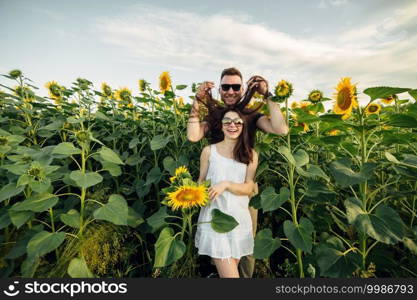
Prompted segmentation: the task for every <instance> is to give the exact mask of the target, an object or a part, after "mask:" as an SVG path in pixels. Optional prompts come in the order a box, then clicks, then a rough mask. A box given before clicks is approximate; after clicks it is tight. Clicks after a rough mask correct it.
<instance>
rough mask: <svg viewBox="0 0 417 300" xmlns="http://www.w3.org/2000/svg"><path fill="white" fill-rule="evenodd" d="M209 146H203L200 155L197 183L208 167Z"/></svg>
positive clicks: (200, 180)
mask: <svg viewBox="0 0 417 300" xmlns="http://www.w3.org/2000/svg"><path fill="white" fill-rule="evenodd" d="M209 157H210V146H206V147H204V149H203V151H201V155H200V175H199V176H198V183H199V184H201V183H202V182H203V181H204V180H205V179H206V176H207V171H208V167H209Z"/></svg>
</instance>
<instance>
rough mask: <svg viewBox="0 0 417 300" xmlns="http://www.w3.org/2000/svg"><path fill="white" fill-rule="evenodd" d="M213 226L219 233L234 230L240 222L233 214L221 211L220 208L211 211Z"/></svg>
mask: <svg viewBox="0 0 417 300" xmlns="http://www.w3.org/2000/svg"><path fill="white" fill-rule="evenodd" d="M211 216H212V219H211V228H213V230H214V231H216V232H218V233H225V232H229V231H232V230H233V228H235V227H236V226H237V225H239V223H238V222H237V221H236V219H235V218H233V217H232V216H230V215H228V214H225V213H223V212H221V211H220V210H219V209H216V208H215V209H213V210H212V211H211Z"/></svg>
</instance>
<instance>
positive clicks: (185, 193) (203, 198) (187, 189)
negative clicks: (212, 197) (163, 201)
mask: <svg viewBox="0 0 417 300" xmlns="http://www.w3.org/2000/svg"><path fill="white" fill-rule="evenodd" d="M167 198H168V203H167V204H168V206H171V207H172V210H177V209H187V208H192V207H196V206H200V207H201V206H204V205H206V204H207V203H208V199H209V198H208V193H207V188H206V187H205V186H204V185H199V186H189V185H184V186H181V187H179V188H177V189H176V190H175V191H174V192H172V193H168V194H167Z"/></svg>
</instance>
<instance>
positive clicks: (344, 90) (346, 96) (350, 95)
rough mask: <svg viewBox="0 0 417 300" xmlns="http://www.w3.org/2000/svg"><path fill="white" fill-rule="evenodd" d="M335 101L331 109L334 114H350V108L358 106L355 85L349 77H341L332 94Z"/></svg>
mask: <svg viewBox="0 0 417 300" xmlns="http://www.w3.org/2000/svg"><path fill="white" fill-rule="evenodd" d="M334 96H335V99H336V103H335V105H334V108H333V111H334V112H335V113H336V114H339V115H342V114H350V113H351V111H352V109H353V108H355V107H358V102H357V99H356V86H355V85H353V84H352V83H351V82H350V78H349V77H345V78H342V79H341V80H340V82H339V84H338V85H337V87H336V93H335V94H334Z"/></svg>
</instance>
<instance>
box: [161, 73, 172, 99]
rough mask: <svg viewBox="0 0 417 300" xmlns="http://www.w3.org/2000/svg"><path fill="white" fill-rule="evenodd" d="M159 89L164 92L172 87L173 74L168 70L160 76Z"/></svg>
mask: <svg viewBox="0 0 417 300" xmlns="http://www.w3.org/2000/svg"><path fill="white" fill-rule="evenodd" d="M159 89H160V90H161V93H162V94H165V92H166V91H168V90H169V89H171V76H169V73H168V72H162V74H161V75H160V76H159Z"/></svg>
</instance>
